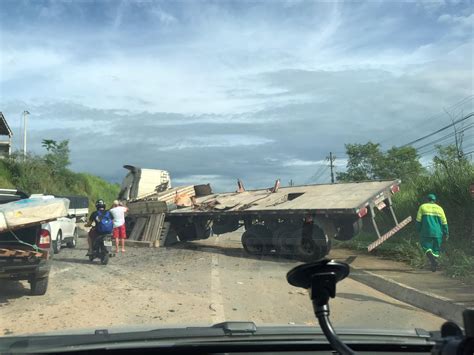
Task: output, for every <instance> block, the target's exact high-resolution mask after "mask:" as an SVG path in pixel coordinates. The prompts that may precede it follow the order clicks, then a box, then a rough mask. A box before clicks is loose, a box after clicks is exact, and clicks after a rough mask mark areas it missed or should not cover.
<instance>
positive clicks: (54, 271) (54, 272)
mask: <svg viewBox="0 0 474 355" xmlns="http://www.w3.org/2000/svg"><path fill="white" fill-rule="evenodd" d="M71 269H72V266H70V267H65V268H64V269H61V270H52V271H51V275H56V274H61V273H63V272H66V271H69V270H71Z"/></svg>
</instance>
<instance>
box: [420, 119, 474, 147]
mask: <svg viewBox="0 0 474 355" xmlns="http://www.w3.org/2000/svg"><path fill="white" fill-rule="evenodd" d="M472 127H474V123H470V124H469V125H467V126H465V127H463V128H462V129H460V130H459V131H458V132H451V133H448V134H446V135H445V136H443V137H440V138H437V139H435V140H434V141H432V142H430V143H426V144H424V145H422V146H420V147H416V149H417V150H420V149H423V148H425V147H429V146H431V145H433V144H436V143H438V142H442V141H443V140H445V139H448V138H451V137H454V136H455V135H456V134H459V133H463V132H465V131H467V130H469V129H471V128H472Z"/></svg>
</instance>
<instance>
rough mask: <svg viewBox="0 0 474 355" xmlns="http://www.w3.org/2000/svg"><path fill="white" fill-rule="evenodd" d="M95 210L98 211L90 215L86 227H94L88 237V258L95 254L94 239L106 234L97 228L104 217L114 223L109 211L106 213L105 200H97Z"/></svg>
mask: <svg viewBox="0 0 474 355" xmlns="http://www.w3.org/2000/svg"><path fill="white" fill-rule="evenodd" d="M95 208H96V210H95V211H94V212H93V213H92V214H91V215H90V217H89V221H88V222H87V224H86V225H85V226H86V227H92V228H91V229H90V230H89V233H88V235H87V243H88V245H89V251H88V252H87V256H89V255H92V253H93V251H92V246H93V245H94V238H96V237H97V236H99V235H101V234H104V233H100V231H98V228H97V226H98V225H99V223H101V221H102V220H103V219H104V217H105V218H108V219H110V222H111V223H112V218H113V217H112V215H111V213H110V212H109V211H106V205H105V202H104V200H102V199H99V200H97V201H96V203H95Z"/></svg>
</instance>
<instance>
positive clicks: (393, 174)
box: [376, 147, 425, 181]
mask: <svg viewBox="0 0 474 355" xmlns="http://www.w3.org/2000/svg"><path fill="white" fill-rule="evenodd" d="M418 159H419V157H418V153H417V151H416V149H415V148H413V147H401V148H398V147H392V148H391V149H389V150H388V151H387V152H386V153H385V154H384V156H383V158H382V159H381V160H380V161H378V162H377V163H378V166H377V167H376V170H377V175H378V177H379V179H402V181H409V180H411V179H413V177H416V176H420V175H423V174H424V173H425V169H424V168H423V166H422V165H421V163H420V161H419V160H418Z"/></svg>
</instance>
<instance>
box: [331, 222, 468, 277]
mask: <svg viewBox="0 0 474 355" xmlns="http://www.w3.org/2000/svg"><path fill="white" fill-rule="evenodd" d="M376 239H377V237H376V236H375V235H374V234H370V233H362V234H360V235H359V236H357V237H355V238H354V239H352V240H350V241H346V242H339V241H336V242H335V246H339V247H343V248H348V249H352V250H357V251H358V252H361V253H363V254H370V255H375V256H381V257H384V258H389V259H391V260H395V261H400V262H404V263H406V264H408V265H410V266H411V267H413V268H416V269H422V268H425V267H426V266H427V264H428V262H427V258H426V257H425V255H424V253H423V250H422V249H421V247H420V244H419V242H418V236H416V235H415V234H413V232H410V231H408V232H407V231H406V232H403V233H401V232H400V233H399V234H396V235H395V236H393V237H392V238H390V239H388V240H387V241H386V242H384V243H383V244H382V245H380V246H379V247H377V248H376V249H375V250H373V251H372V252H370V253H369V252H368V251H367V246H368V245H369V244H370V243H372V242H373V241H375V240H376ZM440 265H441V270H442V271H443V272H444V273H445V274H446V275H447V276H448V277H452V278H459V279H461V280H462V281H465V282H468V283H471V284H474V256H472V255H469V254H468V253H466V252H465V250H464V249H463V248H462V245H458V244H456V243H451V240H449V241H448V242H447V243H446V245H445V250H444V252H443V253H442V254H441V257H440Z"/></svg>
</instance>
